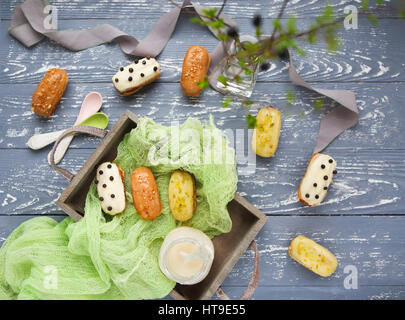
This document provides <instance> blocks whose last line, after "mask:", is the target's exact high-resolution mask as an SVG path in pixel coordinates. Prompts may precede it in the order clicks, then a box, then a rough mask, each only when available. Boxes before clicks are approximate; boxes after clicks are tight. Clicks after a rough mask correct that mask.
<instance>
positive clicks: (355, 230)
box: [224, 216, 405, 298]
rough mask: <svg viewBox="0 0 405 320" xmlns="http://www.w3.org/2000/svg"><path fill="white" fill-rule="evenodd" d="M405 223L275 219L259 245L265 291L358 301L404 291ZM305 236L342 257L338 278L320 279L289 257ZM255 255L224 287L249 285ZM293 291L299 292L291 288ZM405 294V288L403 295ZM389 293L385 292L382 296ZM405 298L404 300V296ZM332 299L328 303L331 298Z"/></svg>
mask: <svg viewBox="0 0 405 320" xmlns="http://www.w3.org/2000/svg"><path fill="white" fill-rule="evenodd" d="M404 224H405V217H404V216H401V217H387V216H386V217H365V216H361V217H347V216H346V217H343V216H339V217H327V216H306V217H302V216H294V217H285V216H279V217H269V219H268V221H267V223H266V225H265V227H264V228H263V229H262V231H261V232H260V233H259V235H258V237H257V239H256V241H257V243H258V247H259V251H260V254H261V264H260V267H261V268H260V271H261V273H260V281H259V285H265V286H291V287H324V288H325V287H326V288H330V290H331V294H332V295H333V292H334V291H335V290H336V291H337V292H339V291H340V293H341V294H343V291H347V292H346V294H347V297H348V298H349V297H352V298H355V296H356V291H358V292H361V291H362V290H363V286H380V285H382V286H397V285H398V286H404V285H405V273H404V266H405V253H404V251H403V250H402V249H400V248H402V247H403V245H404V241H405V235H404V233H403V228H404ZM299 234H302V235H305V236H307V237H309V238H311V239H313V240H314V241H317V242H319V243H320V244H321V245H323V246H325V247H326V248H328V249H329V250H330V251H331V252H333V253H334V254H335V256H336V257H337V260H338V263H339V266H338V268H337V269H336V271H335V273H334V274H333V275H332V276H330V277H328V278H323V277H320V276H318V275H316V274H314V273H313V272H311V271H309V270H307V269H305V268H304V267H302V266H301V265H299V264H298V263H297V262H295V261H293V260H292V259H291V258H290V257H289V255H288V252H287V250H288V245H289V243H290V241H291V240H292V239H293V238H294V237H296V236H297V235H299ZM252 260H253V254H252V253H251V252H249V251H247V252H246V253H245V254H244V255H243V257H242V258H241V259H240V260H239V262H238V264H237V265H236V266H235V268H234V270H233V272H232V273H231V274H230V275H229V277H228V278H227V279H226V280H225V282H224V286H236V285H237V286H240V285H241V284H242V283H243V281H245V285H246V284H247V283H248V281H249V277H250V275H251V271H252V269H253V266H252ZM348 266H354V267H355V268H356V269H357V276H358V289H357V290H356V289H352V290H345V287H344V280H345V278H346V277H347V276H348V275H349V274H351V273H352V272H349V271H348V270H347V269H346V273H345V268H349V267H348ZM291 289H292V290H293V288H291ZM403 289H404V288H403V287H402V290H403ZM381 292H383V290H381ZM401 297H404V292H403V291H402V293H401ZM325 298H326V297H325Z"/></svg>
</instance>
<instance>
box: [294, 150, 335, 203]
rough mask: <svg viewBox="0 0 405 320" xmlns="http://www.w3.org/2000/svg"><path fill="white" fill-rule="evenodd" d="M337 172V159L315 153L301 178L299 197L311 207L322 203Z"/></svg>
mask: <svg viewBox="0 0 405 320" xmlns="http://www.w3.org/2000/svg"><path fill="white" fill-rule="evenodd" d="M336 173H337V171H336V161H335V160H334V159H333V158H332V157H331V156H328V155H326V154H322V153H314V154H313V156H312V158H311V159H310V160H309V163H308V167H307V171H306V172H305V175H304V177H303V178H302V180H301V184H300V187H299V189H298V199H299V200H300V201H301V202H302V203H303V204H305V205H307V206H311V207H312V206H317V205H318V204H320V203H321V202H322V201H323V199H325V197H326V194H327V193H328V188H329V185H330V184H331V183H332V178H333V176H334V175H335V174H336Z"/></svg>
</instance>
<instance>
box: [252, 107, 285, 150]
mask: <svg viewBox="0 0 405 320" xmlns="http://www.w3.org/2000/svg"><path fill="white" fill-rule="evenodd" d="M280 131H281V113H280V111H278V110H277V109H274V108H273V107H271V106H269V107H266V108H262V109H260V111H259V112H258V114H257V116H256V128H255V129H254V131H253V136H252V150H253V152H255V153H256V154H257V155H258V156H261V157H271V156H273V155H274V153H275V152H276V150H277V147H278V140H279V138H280Z"/></svg>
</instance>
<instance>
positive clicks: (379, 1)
mask: <svg viewBox="0 0 405 320" xmlns="http://www.w3.org/2000/svg"><path fill="white" fill-rule="evenodd" d="M383 2H384V0H377V1H376V3H377V4H378V5H379V6H380V5H382V4H383Z"/></svg>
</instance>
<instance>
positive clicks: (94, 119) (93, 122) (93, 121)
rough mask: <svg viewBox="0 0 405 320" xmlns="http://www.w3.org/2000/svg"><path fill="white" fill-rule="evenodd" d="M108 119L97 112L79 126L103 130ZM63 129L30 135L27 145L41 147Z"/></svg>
mask: <svg viewBox="0 0 405 320" xmlns="http://www.w3.org/2000/svg"><path fill="white" fill-rule="evenodd" d="M108 121H109V120H108V116H107V115H106V114H105V113H102V112H97V113H95V114H93V115H91V116H90V117H88V118H87V119H85V120H84V121H83V122H80V123H79V126H91V127H96V128H99V129H103V130H104V129H105V128H107V126H108ZM65 130H66V129H64V130H60V131H54V132H49V133H42V134H37V135H35V136H32V137H31V138H30V139H29V140H28V142H27V146H28V147H30V148H31V149H32V150H39V149H42V148H43V147H46V146H47V145H49V144H51V143H54V142H55V141H56V140H57V139H58V138H59V136H60V135H61V134H62V133H63V132H64V131H65Z"/></svg>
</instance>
